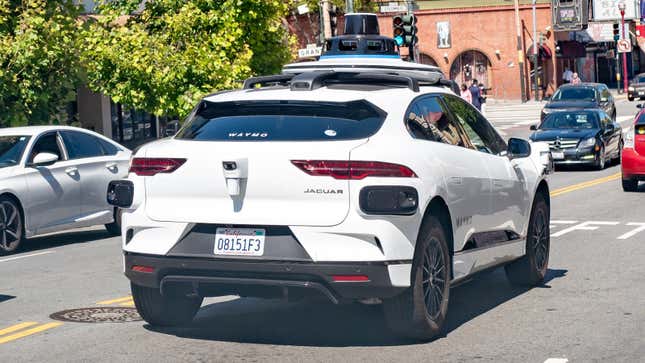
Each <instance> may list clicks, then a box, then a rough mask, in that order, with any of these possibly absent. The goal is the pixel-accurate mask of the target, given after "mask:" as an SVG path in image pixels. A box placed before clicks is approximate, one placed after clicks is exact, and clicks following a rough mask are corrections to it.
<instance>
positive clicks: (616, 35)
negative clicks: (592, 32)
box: [613, 23, 620, 40]
mask: <svg viewBox="0 0 645 363" xmlns="http://www.w3.org/2000/svg"><path fill="white" fill-rule="evenodd" d="M613 26H614V40H619V39H620V25H618V23H614V24H613Z"/></svg>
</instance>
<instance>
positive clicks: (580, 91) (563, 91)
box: [553, 87, 596, 101]
mask: <svg viewBox="0 0 645 363" xmlns="http://www.w3.org/2000/svg"><path fill="white" fill-rule="evenodd" d="M553 100H554V101H569V100H571V101H576V100H580V101H595V100H596V90H594V89H593V88H588V87H566V88H560V89H559V90H558V91H557V92H556V93H555V94H554V95H553Z"/></svg>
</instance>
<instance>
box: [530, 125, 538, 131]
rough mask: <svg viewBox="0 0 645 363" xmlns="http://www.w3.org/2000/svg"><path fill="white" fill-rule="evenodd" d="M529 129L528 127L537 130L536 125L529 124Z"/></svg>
mask: <svg viewBox="0 0 645 363" xmlns="http://www.w3.org/2000/svg"><path fill="white" fill-rule="evenodd" d="M529 129H530V130H531V131H537V125H531V126H530V127H529Z"/></svg>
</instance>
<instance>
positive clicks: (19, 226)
mask: <svg viewBox="0 0 645 363" xmlns="http://www.w3.org/2000/svg"><path fill="white" fill-rule="evenodd" d="M130 154H131V152H130V150H128V149H126V148H125V147H123V146H121V145H119V144H117V143H115V142H114V141H112V140H110V139H108V138H106V137H104V136H102V135H99V134H97V133H95V132H91V131H88V130H85V129H80V128H75V127H65V126H31V127H17V128H6V129H0V255H3V254H8V253H11V252H14V251H16V250H17V249H18V248H19V247H20V245H21V243H22V242H23V240H24V239H25V238H30V237H33V236H36V235H41V234H45V233H51V232H58V231H61V230H65V229H70V228H77V227H89V226H93V225H100V224H104V225H105V226H106V228H107V230H108V231H109V232H110V233H112V234H119V233H120V232H121V227H120V223H119V222H120V216H119V215H118V212H117V211H116V210H115V208H114V207H112V206H110V205H109V204H108V203H107V201H106V198H105V193H106V190H107V185H108V183H109V182H110V180H114V179H119V178H123V177H126V176H127V174H128V165H129V160H130Z"/></svg>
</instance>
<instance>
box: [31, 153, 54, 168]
mask: <svg viewBox="0 0 645 363" xmlns="http://www.w3.org/2000/svg"><path fill="white" fill-rule="evenodd" d="M57 161H58V155H56V154H52V153H38V154H36V156H34V160H33V161H32V162H31V165H32V166H47V165H52V164H53V163H55V162H57Z"/></svg>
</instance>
